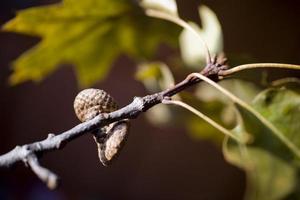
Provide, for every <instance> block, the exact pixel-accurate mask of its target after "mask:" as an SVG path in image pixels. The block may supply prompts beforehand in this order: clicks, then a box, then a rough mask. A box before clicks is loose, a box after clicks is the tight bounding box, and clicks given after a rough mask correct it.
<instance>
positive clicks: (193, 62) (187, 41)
mask: <svg viewBox="0 0 300 200" xmlns="http://www.w3.org/2000/svg"><path fill="white" fill-rule="evenodd" d="M198 10H199V15H200V18H201V21H202V28H199V26H198V25H197V24H195V23H192V22H190V23H189V24H190V25H191V26H192V27H193V28H194V29H195V30H196V31H197V32H198V34H199V35H200V36H201V37H202V38H203V39H204V41H205V42H206V44H207V46H208V48H209V50H210V52H211V53H213V54H218V53H221V52H222V51H223V35H222V28H221V25H220V22H219V21H218V18H217V16H216V14H215V13H214V12H213V11H212V10H210V9H209V8H208V7H206V6H200V7H199V9H198ZM179 45H180V50H181V56H182V59H183V61H184V62H185V63H186V64H187V65H189V66H192V67H197V69H198V68H199V65H200V64H201V63H203V62H204V61H205V58H206V53H205V50H204V48H205V47H204V46H203V45H202V42H201V40H200V39H199V37H196V35H195V34H193V33H191V32H190V31H188V30H187V29H184V30H183V31H182V33H181V34H180V38H179Z"/></svg>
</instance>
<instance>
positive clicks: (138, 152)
mask: <svg viewBox="0 0 300 200" xmlns="http://www.w3.org/2000/svg"><path fill="white" fill-rule="evenodd" d="M51 2H54V1H51V0H27V1H24V0H23V1H22V0H1V3H0V5H1V7H0V22H1V24H3V23H5V22H6V21H7V20H9V19H11V18H12V17H13V16H14V14H15V12H16V11H17V10H20V9H22V8H26V7H29V6H35V5H42V4H47V3H51ZM177 3H178V5H179V8H180V13H181V15H182V16H183V17H184V18H185V19H192V20H194V21H198V22H199V19H198V16H197V15H196V14H197V5H199V4H200V3H204V4H206V5H208V6H209V7H210V8H211V9H212V10H213V11H214V12H215V13H216V14H217V16H218V18H219V20H220V22H221V24H222V28H223V34H224V41H225V52H226V53H227V54H245V55H249V56H250V57H251V58H253V59H254V60H255V61H256V62H282V63H294V64H299V63H300V26H299V24H300V4H299V1H295V0H285V1H282V0H247V1H239V0H227V1H223V0H215V1H209V0H205V1H199V0H179V1H177ZM37 42H38V39H36V38H31V37H28V36H23V35H18V34H13V33H4V32H0V92H1V94H0V97H1V98H0V130H1V133H0V154H3V153H5V152H7V151H9V150H10V149H12V148H14V146H15V145H17V144H25V143H30V142H33V141H36V140H41V139H44V138H45V137H46V136H47V134H48V133H50V132H52V133H60V132H62V131H64V130H67V129H69V128H71V127H73V126H74V125H76V124H77V123H78V120H77V119H76V117H75V114H74V111H73V107H72V105H73V100H74V97H75V95H76V94H77V92H78V91H79V89H78V87H77V83H76V80H75V76H74V73H73V71H72V69H71V68H70V67H63V68H60V69H59V70H58V71H56V72H55V73H54V74H53V75H51V76H49V77H48V78H46V80H44V81H43V82H41V83H38V84H36V83H31V82H27V83H24V84H21V85H17V86H14V87H11V86H9V85H8V83H7V82H8V77H9V75H10V73H11V69H10V63H11V62H12V61H13V60H14V59H15V58H17V57H18V55H20V54H21V53H22V52H23V51H25V50H26V49H27V48H29V47H31V46H32V45H34V44H36V43H37ZM163 53H164V52H162V54H163ZM45 62H47V61H45ZM134 72H135V64H134V63H133V62H132V61H131V60H129V59H128V58H127V57H125V56H123V57H121V58H120V59H119V60H118V61H117V62H116V63H115V64H114V67H113V69H112V70H111V72H110V74H109V76H108V78H107V79H106V80H105V81H103V82H101V83H99V84H97V85H96V86H95V87H97V88H102V89H104V90H106V91H109V93H110V94H111V95H112V96H113V97H114V98H115V99H116V100H117V102H119V103H120V105H125V104H127V103H129V102H130V101H131V100H132V97H133V96H143V95H145V94H147V92H146V90H145V89H144V87H143V86H142V84H141V83H139V82H137V81H135V80H134V78H133V75H134ZM124 83H125V84H124ZM42 164H43V165H45V166H46V167H48V168H50V169H51V170H53V171H54V172H56V173H57V174H58V175H59V176H60V177H61V178H62V185H61V187H60V188H59V189H58V190H55V191H49V190H48V189H47V188H46V187H45V186H44V185H43V184H42V183H41V182H40V180H39V179H38V178H37V177H36V176H35V175H34V174H33V173H32V172H31V170H30V169H27V168H25V167H23V166H21V165H20V166H17V167H16V168H14V169H11V170H3V169H0V199H1V200H2V199H107V200H110V199H209V200H215V199H216V200H217V199H228V200H235V199H236V200H239V199H242V198H243V194H244V191H245V175H244V173H243V172H242V171H240V170H239V169H237V168H235V167H233V166H230V165H229V164H227V163H226V162H225V160H224V158H223V156H222V153H221V151H220V149H218V148H217V147H216V146H215V145H213V144H211V143H210V142H208V141H199V140H193V139H191V138H190V136H189V135H188V134H186V130H185V129H184V126H182V128H178V126H177V127H176V128H172V127H171V126H170V127H168V128H160V127H154V126H152V125H150V124H149V123H148V122H147V120H146V119H145V118H144V117H143V116H141V117H139V118H138V119H136V120H134V122H133V123H132V126H131V135H130V138H129V140H128V143H127V145H126V146H125V148H124V150H123V152H122V154H121V156H120V157H119V158H118V160H117V161H116V162H114V163H113V165H112V166H110V167H103V166H101V164H100V163H99V161H98V158H97V151H96V146H95V144H94V141H93V139H92V137H91V136H90V135H86V136H84V137H81V138H79V139H77V140H75V141H73V142H72V143H69V144H68V145H67V146H66V147H65V148H64V149H63V150H61V151H55V152H52V153H49V154H47V155H46V156H44V157H43V159H42Z"/></svg>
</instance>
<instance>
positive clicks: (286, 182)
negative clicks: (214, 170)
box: [223, 138, 296, 200]
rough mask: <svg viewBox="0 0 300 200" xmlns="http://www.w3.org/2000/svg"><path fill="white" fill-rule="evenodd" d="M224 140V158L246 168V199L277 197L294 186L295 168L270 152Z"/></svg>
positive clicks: (270, 199) (275, 198) (256, 199)
mask: <svg viewBox="0 0 300 200" xmlns="http://www.w3.org/2000/svg"><path fill="white" fill-rule="evenodd" d="M227 140H228V138H227V139H226V140H225V143H224V151H223V153H224V156H225V158H226V160H227V161H228V162H230V163H232V164H234V165H236V166H238V167H240V168H242V169H244V170H245V171H246V174H247V190H246V196H245V199H246V200H266V199H268V200H280V199H282V198H283V197H285V196H287V195H288V194H289V193H290V192H292V190H293V189H294V188H295V184H296V168H295V167H293V166H292V165H290V164H289V163H287V162H285V161H283V160H281V159H280V158H278V157H276V156H274V155H272V154H271V153H269V152H267V151H265V150H263V149H261V148H255V147H245V146H241V145H238V144H236V143H235V142H234V141H232V140H230V142H229V141H227Z"/></svg>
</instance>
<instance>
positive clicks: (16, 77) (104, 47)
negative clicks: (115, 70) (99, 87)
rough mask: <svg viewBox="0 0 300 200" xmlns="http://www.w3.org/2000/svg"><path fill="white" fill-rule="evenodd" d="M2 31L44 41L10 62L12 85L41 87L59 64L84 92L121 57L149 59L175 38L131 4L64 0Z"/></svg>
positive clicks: (25, 14) (29, 12) (168, 27)
mask: <svg viewBox="0 0 300 200" xmlns="http://www.w3.org/2000/svg"><path fill="white" fill-rule="evenodd" d="M4 30H6V31H14V32H19V33H24V34H29V35H35V36H40V37H42V41H41V42H40V43H39V44H38V45H36V46H35V47H33V48H32V49H30V50H28V51H27V52H25V53H24V54H23V55H21V56H20V57H19V58H18V59H17V60H16V61H15V62H14V64H13V67H14V73H13V75H12V76H11V82H12V83H14V84H16V83H20V82H23V81H26V80H36V81H39V80H41V79H43V78H44V77H45V76H46V75H48V74H49V73H51V72H53V71H54V70H55V69H57V67H58V65H59V64H64V63H71V64H74V67H75V70H76V74H77V76H78V79H79V83H80V84H81V85H83V86H87V85H90V84H93V83H95V82H96V81H98V80H101V79H102V78H103V77H105V75H106V74H107V73H108V71H109V69H110V66H111V65H112V63H113V61H114V60H115V59H116V58H117V57H118V56H119V55H120V54H122V53H125V54H128V55H130V56H132V57H134V58H137V59H145V58H148V57H150V56H152V55H153V53H154V52H155V50H156V48H157V46H158V45H159V44H160V43H161V42H167V43H169V44H172V45H174V44H176V42H177V36H178V33H179V29H178V28H177V27H176V26H174V25H172V24H170V23H167V22H163V21H160V20H156V19H152V18H149V17H146V16H145V15H144V14H143V11H142V9H141V8H140V7H139V6H138V5H136V4H134V3H133V1H129V0H115V1H109V0H81V1H78V0H77V1H75V0H65V1H63V2H62V3H58V4H54V5H50V6H43V7H36V8H29V9H26V10H23V11H20V12H18V14H17V16H16V17H15V18H14V19H13V20H11V21H10V22H8V23H7V24H6V25H5V26H4Z"/></svg>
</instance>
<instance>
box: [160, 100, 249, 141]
mask: <svg viewBox="0 0 300 200" xmlns="http://www.w3.org/2000/svg"><path fill="white" fill-rule="evenodd" d="M162 103H163V104H173V105H177V106H181V107H183V108H185V109H187V110H189V111H191V112H192V113H194V114H195V115H197V116H198V117H200V118H202V119H203V120H204V121H206V122H207V123H209V124H210V125H212V126H213V127H215V128H216V129H218V130H219V131H220V132H222V133H224V134H225V135H228V136H229V137H231V138H232V139H234V140H236V141H237V142H240V143H245V142H246V141H244V140H242V139H241V138H239V137H237V136H236V135H235V134H234V133H232V132H231V131H230V130H228V129H226V128H225V127H223V126H221V125H220V124H218V123H217V122H215V121H214V120H212V119H211V118H209V117H208V116H206V115H204V114H203V113H201V112H200V111H199V110H197V109H195V108H193V107H192V106H190V105H188V104H186V103H184V102H182V101H177V100H169V99H164V100H163V101H162Z"/></svg>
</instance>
